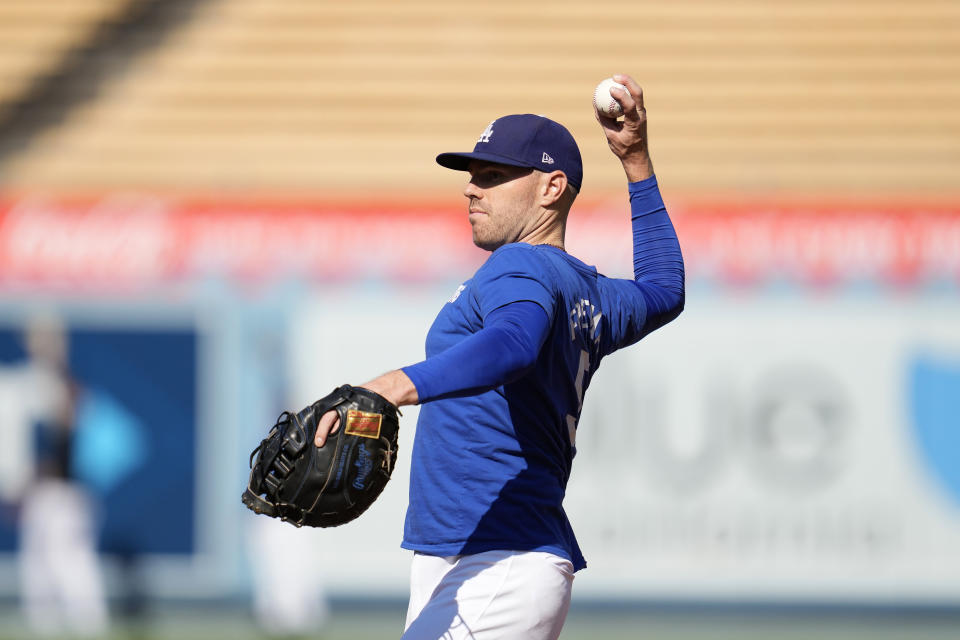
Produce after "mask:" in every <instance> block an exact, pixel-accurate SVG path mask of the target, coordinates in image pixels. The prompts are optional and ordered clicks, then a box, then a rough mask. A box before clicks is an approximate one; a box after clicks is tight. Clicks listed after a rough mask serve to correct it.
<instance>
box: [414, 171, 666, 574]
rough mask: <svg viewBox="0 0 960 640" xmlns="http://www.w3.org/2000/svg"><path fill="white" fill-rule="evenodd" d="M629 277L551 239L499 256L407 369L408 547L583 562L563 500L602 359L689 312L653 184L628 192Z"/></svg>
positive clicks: (461, 294) (442, 317)
mask: <svg viewBox="0 0 960 640" xmlns="http://www.w3.org/2000/svg"><path fill="white" fill-rule="evenodd" d="M629 191H630V202H631V219H632V226H633V250H634V280H626V279H615V278H607V277H606V276H603V275H601V274H599V273H597V271H596V269H595V268H594V267H590V266H587V265H585V264H584V263H582V262H581V261H579V260H577V259H576V258H574V257H572V256H570V255H568V254H567V253H565V252H563V251H561V250H559V249H556V248H553V247H550V246H546V245H536V246H532V245H528V244H524V243H515V244H509V245H505V246H503V247H500V248H499V249H497V250H496V251H494V252H493V253H492V254H491V256H490V258H489V259H488V260H487V262H486V263H485V264H484V265H483V266H482V267H481V268H480V269H479V270H478V271H477V273H476V274H475V275H474V277H473V278H472V279H470V280H468V281H467V282H465V283H464V285H463V287H461V289H460V290H459V291H458V293H457V295H455V296H454V298H453V299H452V300H451V301H450V302H449V303H448V304H446V305H445V306H444V307H443V309H441V311H440V313H439V315H438V316H437V319H436V321H435V322H434V324H433V326H432V327H431V328H430V331H429V333H428V334H427V344H426V351H427V359H426V360H425V361H423V362H421V363H419V364H416V365H413V366H410V367H406V368H405V369H404V371H405V372H406V373H407V375H408V376H409V377H410V378H411V380H412V381H413V383H414V385H415V386H416V387H417V392H418V395H419V397H420V401H421V402H423V403H425V404H424V406H423V408H422V409H421V411H420V419H419V421H418V423H417V435H416V438H415V441H414V446H413V454H412V456H413V460H412V470H411V477H410V505H409V507H408V510H407V517H406V522H405V527H404V540H403V546H404V547H405V548H408V549H414V550H417V551H421V552H424V553H429V554H433V555H443V556H448V555H460V554H467V553H479V552H482V551H489V550H493V549H511V550H539V551H549V552H552V553H556V554H557V555H560V556H562V557H565V558H567V559H569V560H570V561H571V562H572V563H573V565H574V568H575V569H580V568H583V567H584V566H586V563H585V561H584V559H583V556H582V554H581V552H580V549H579V546H578V545H577V542H576V539H575V537H574V535H573V530H572V528H571V526H570V523H569V521H568V520H567V517H566V514H565V513H564V511H563V507H562V502H563V496H564V493H565V490H566V483H567V479H568V478H569V476H570V470H571V465H572V462H573V456H574V453H575V444H574V443H575V436H576V427H577V421H578V419H579V416H580V409H581V407H582V402H583V394H584V392H585V391H586V389H587V387H588V386H589V384H590V379H591V378H592V376H593V374H594V372H595V371H596V370H597V367H598V366H599V364H600V361H601V359H602V358H603V357H604V356H606V355H608V354H610V353H612V352H614V351H616V350H617V349H620V348H623V347H625V346H628V345H630V344H633V343H635V342H637V341H638V340H640V339H641V338H642V337H643V336H645V335H647V334H648V333H650V332H651V331H653V330H654V329H656V328H658V327H660V326H663V325H664V324H666V323H667V322H669V321H670V320H672V319H673V318H675V317H676V316H677V315H678V314H679V313H680V311H681V310H682V309H683V303H684V274H683V258H682V256H681V253H680V246H679V242H678V241H677V236H676V233H675V231H674V229H673V225H672V224H671V222H670V218H669V216H668V215H667V212H666V208H665V207H664V205H663V200H662V198H661V197H660V193H659V189H658V187H657V182H656V178H650V179H648V180H644V181H642V182H637V183H631V184H630V185H629Z"/></svg>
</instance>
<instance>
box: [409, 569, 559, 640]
mask: <svg viewBox="0 0 960 640" xmlns="http://www.w3.org/2000/svg"><path fill="white" fill-rule="evenodd" d="M572 586H573V565H572V564H571V563H570V561H569V560H565V559H564V558H561V557H559V556H556V555H554V554H552V553H545V552H541V551H488V552H485V553H478V554H474V555H466V556H449V557H439V556H428V555H425V554H421V553H416V554H414V556H413V563H412V566H411V570H410V606H409V608H408V610H407V624H406V630H405V631H404V634H403V638H402V640H513V639H516V640H521V639H522V640H556V638H558V637H559V636H560V630H561V629H562V628H563V623H564V621H565V620H566V618H567V611H568V610H569V608H570V590H571V587H572Z"/></svg>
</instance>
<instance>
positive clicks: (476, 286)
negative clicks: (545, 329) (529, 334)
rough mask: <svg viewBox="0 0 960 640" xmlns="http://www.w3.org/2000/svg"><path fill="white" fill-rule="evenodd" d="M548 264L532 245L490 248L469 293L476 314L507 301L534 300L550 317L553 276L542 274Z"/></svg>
mask: <svg viewBox="0 0 960 640" xmlns="http://www.w3.org/2000/svg"><path fill="white" fill-rule="evenodd" d="M549 268H550V267H549V266H548V265H547V264H546V263H545V261H544V259H543V258H542V257H540V256H537V255H536V252H535V251H533V249H532V247H530V246H529V245H524V244H514V245H507V246H504V247H501V248H499V249H497V250H496V251H494V252H493V254H492V255H491V256H490V258H489V259H487V261H486V263H484V265H483V266H482V267H480V269H479V270H478V271H477V273H476V275H475V276H474V278H473V286H472V291H471V295H472V296H473V298H474V300H475V303H476V305H477V307H478V311H479V313H480V317H481V318H483V319H486V317H487V316H488V315H490V312H491V311H493V310H494V309H498V308H500V307H502V306H504V305H507V304H510V303H511V302H519V301H522V300H527V301H530V302H535V303H537V304H538V305H540V307H541V308H543V310H544V311H546V312H547V316H548V318H550V319H552V318H553V314H554V307H555V306H556V296H555V295H554V292H553V291H552V289H550V288H549V285H546V284H544V283H548V282H552V281H553V278H551V277H548V275H547V274H546V272H547V270H548V269H549Z"/></svg>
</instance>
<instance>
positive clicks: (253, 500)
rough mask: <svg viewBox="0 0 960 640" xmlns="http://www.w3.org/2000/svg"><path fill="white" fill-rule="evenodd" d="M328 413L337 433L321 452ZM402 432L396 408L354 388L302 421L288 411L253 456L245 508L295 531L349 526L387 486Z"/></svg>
mask: <svg viewBox="0 0 960 640" xmlns="http://www.w3.org/2000/svg"><path fill="white" fill-rule="evenodd" d="M331 409H332V410H335V411H337V413H338V414H339V415H340V427H339V428H338V429H337V431H336V433H332V434H330V435H329V436H328V437H327V441H326V442H325V443H324V445H323V446H322V447H319V448H318V447H317V446H316V445H314V443H313V439H314V434H315V433H316V431H317V423H319V422H320V416H322V415H323V414H324V413H326V412H327V411H330V410H331ZM399 430H400V423H399V421H398V420H397V408H396V407H394V406H393V405H392V404H390V402H389V401H388V400H387V399H386V398H384V397H383V396H381V395H379V394H376V393H374V392H373V391H368V390H367V389H363V388H360V387H351V386H350V385H343V386H342V387H339V388H337V389H334V391H333V393H331V394H330V395H328V396H327V397H325V398H321V399H320V400H318V401H316V402H314V403H313V404H312V405H310V406H309V407H307V408H306V409H304V410H303V411H301V412H300V413H297V414H293V413H290V412H289V411H285V412H283V413H282V414H281V415H280V418H279V419H278V420H277V424H276V425H274V427H273V428H272V429H271V430H270V433H269V434H267V437H266V439H265V440H264V441H263V442H261V443H260V446H258V447H257V448H256V449H254V450H253V453H251V454H250V483H249V484H248V485H247V489H246V490H245V491H244V492H243V504H245V505H247V507H248V508H250V509H252V510H253V511H255V512H257V513H264V514H266V515H268V516H271V517H274V518H280V519H281V520H286V521H287V522H292V523H293V524H294V525H296V526H298V527H301V526H303V525H307V526H310V527H336V526H337V525H341V524H343V523H345V522H349V521H351V520H353V519H354V518H356V517H357V516H359V515H360V514H361V513H363V512H364V511H366V510H367V507H369V506H370V505H371V504H373V501H374V500H376V499H377V496H379V495H380V493H381V492H382V491H383V488H384V486H386V484H387V480H389V479H390V474H391V473H392V472H393V464H394V462H395V461H396V458H397V434H398V432H399ZM254 458H256V460H254Z"/></svg>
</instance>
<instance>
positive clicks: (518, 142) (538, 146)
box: [437, 113, 583, 191]
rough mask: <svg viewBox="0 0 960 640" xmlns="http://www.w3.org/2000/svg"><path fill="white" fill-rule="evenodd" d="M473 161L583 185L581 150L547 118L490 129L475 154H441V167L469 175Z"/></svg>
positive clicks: (502, 121) (519, 119)
mask: <svg viewBox="0 0 960 640" xmlns="http://www.w3.org/2000/svg"><path fill="white" fill-rule="evenodd" d="M471 160H484V161H486V162H496V163H498V164H507V165H511V166H514V167H531V168H533V169H537V170H538V171H544V172H550V171H557V170H559V171H563V172H564V173H565V174H567V182H568V183H569V184H570V185H571V186H572V187H574V188H575V189H576V190H577V191H579V190H580V185H581V183H582V182H583V162H582V161H581V160H580V148H579V147H577V141H576V140H574V139H573V136H572V135H570V132H569V131H567V128H566V127H564V126H563V125H562V124H560V123H558V122H554V121H553V120H551V119H549V118H544V117H543V116H536V115H533V114H532V113H523V114H517V115H511V116H503V117H502V118H497V119H496V120H494V121H493V122H491V123H490V124H488V125H487V128H486V129H484V130H483V133H482V134H480V139H479V140H477V144H476V145H475V146H474V147H473V151H472V152H469V153H467V152H464V153H441V154H440V155H438V156H437V163H438V164H440V165H441V166H444V167H447V168H448V169H456V170H457V171H466V170H467V165H469V164H470V161H471Z"/></svg>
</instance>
